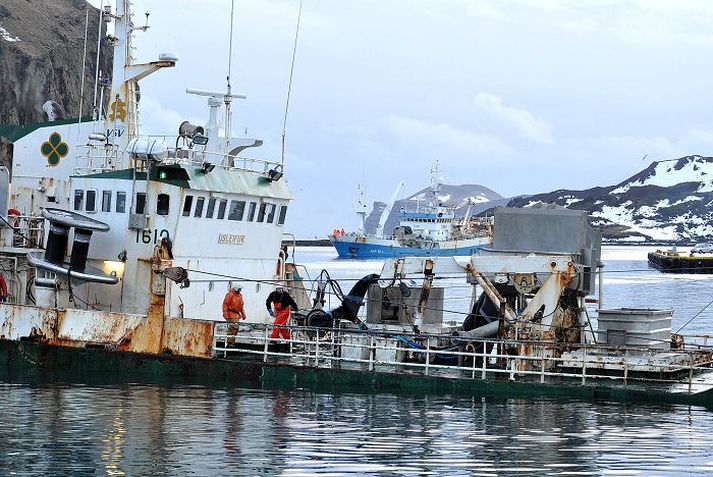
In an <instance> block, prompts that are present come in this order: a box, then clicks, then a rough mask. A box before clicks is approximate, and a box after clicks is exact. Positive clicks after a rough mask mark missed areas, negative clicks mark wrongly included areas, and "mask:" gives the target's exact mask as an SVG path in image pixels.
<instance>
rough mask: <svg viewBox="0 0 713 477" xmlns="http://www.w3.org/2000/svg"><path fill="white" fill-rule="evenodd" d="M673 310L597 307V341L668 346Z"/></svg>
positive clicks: (654, 346) (612, 343)
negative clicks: (606, 308)
mask: <svg viewBox="0 0 713 477" xmlns="http://www.w3.org/2000/svg"><path fill="white" fill-rule="evenodd" d="M672 315H673V310H660V309H652V308H613V309H609V310H599V318H598V320H597V321H598V323H599V326H598V330H597V331H598V339H597V340H598V341H599V342H600V343H606V344H608V345H610V346H647V347H649V348H656V349H670V347H671V316H672Z"/></svg>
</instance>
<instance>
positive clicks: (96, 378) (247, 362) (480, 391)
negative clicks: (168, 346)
mask: <svg viewBox="0 0 713 477" xmlns="http://www.w3.org/2000/svg"><path fill="white" fill-rule="evenodd" d="M33 378H37V379H41V380H52V381H70V382H74V381H76V382H82V383H97V384H106V383H128V382H145V383H160V384H168V385H172V384H183V383H188V384H201V385H206V386H212V387H216V386H217V387H225V386H241V387H243V386H244V387H260V388H263V389H308V390H311V391H315V392H332V393H334V392H357V393H363V392H368V393H380V392H386V393H392V394H409V395H413V394H415V395H423V394H437V395H444V394H447V395H458V396H490V397H497V398H533V397H534V398H543V397H544V398H553V399H580V400H609V401H625V402H658V403H661V402H666V403H672V404H676V403H678V404H693V405H702V406H709V407H712V408H713V391H707V392H704V393H700V394H694V395H689V394H686V393H681V394H674V393H669V392H666V391H665V390H664V389H662V388H657V387H655V386H642V385H638V386H623V385H622V384H621V383H619V384H612V383H616V382H614V381H610V382H607V383H600V382H596V383H592V384H585V385H580V384H578V383H577V382H576V381H575V380H569V382H549V383H539V382H524V381H517V380H516V381H509V380H507V379H503V380H481V379H478V378H476V379H467V378H465V379H452V378H446V377H439V376H423V375H415V374H407V373H386V372H374V371H366V370H357V369H328V368H315V367H303V366H287V365H279V364H272V363H263V362H262V361H261V360H259V359H254V357H252V358H251V357H246V358H244V359H243V358H241V359H205V358H189V357H182V356H172V355H158V356H155V355H145V354H140V353H130V352H120V351H111V350H106V349H104V348H99V347H97V348H93V347H92V348H70V347H60V346H48V345H43V344H38V343H34V342H21V341H10V340H0V379H3V380H13V381H20V382H23V381H31V380H32V379H33Z"/></svg>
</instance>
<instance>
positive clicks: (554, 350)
mask: <svg viewBox="0 0 713 477" xmlns="http://www.w3.org/2000/svg"><path fill="white" fill-rule="evenodd" d="M239 327H240V330H239V331H238V333H237V334H236V335H231V334H228V332H227V326H221V325H218V326H217V327H216V331H215V336H214V343H213V349H214V353H215V354H216V355H217V356H223V357H227V356H229V355H233V354H248V355H255V356H259V357H261V358H262V360H263V361H264V362H273V361H279V362H281V363H284V364H288V365H292V366H318V367H356V368H359V369H365V370H369V371H382V372H390V373H395V372H404V371H405V372H409V373H417V374H421V375H424V376H428V375H437V376H441V377H446V378H454V379H482V380H486V379H508V380H511V381H515V380H524V381H528V382H533V381H539V382H540V383H545V382H547V380H550V379H552V378H566V379H567V380H568V381H570V382H574V383H579V384H582V385H584V384H586V383H587V381H588V380H613V381H619V382H621V383H623V384H624V385H625V386H626V385H628V384H629V383H634V382H646V383H661V384H676V385H680V386H683V387H682V388H681V389H679V390H678V392H687V393H693V392H697V391H700V390H701V387H702V386H707V387H706V389H708V388H713V379H709V380H708V381H710V382H708V381H705V382H703V381H701V380H700V379H697V376H698V375H699V372H700V371H701V370H704V369H710V370H712V371H713V368H711V365H712V364H713V349H710V348H704V347H702V346H700V345H694V346H693V347H692V349H683V350H671V351H665V350H652V349H649V348H646V347H628V348H622V347H610V346H602V345H596V344H587V345H581V344H564V343H555V342H551V341H516V340H502V339H472V338H465V337H463V338H459V337H456V336H452V337H448V336H444V335H429V334H418V335H415V334H412V333H399V332H393V331H389V332H386V331H374V330H369V331H361V330H356V329H345V328H336V329H325V328H313V327H305V326H294V325H280V326H276V325H271V324H240V325H239ZM274 328H288V329H290V331H291V338H290V339H282V338H271V337H270V335H271V333H272V330H273V329H274ZM436 340H439V341H440V342H441V343H444V342H447V343H448V346H447V347H445V348H444V347H442V346H439V347H435V346H434V345H432V342H434V341H436ZM232 341H234V343H231V342H232ZM419 343H421V346H422V347H420V348H419V347H414V346H415V345H416V344H419ZM275 344H281V345H283V346H280V347H275V346H272V345H275ZM404 353H406V354H404ZM661 353H665V354H666V355H668V356H669V358H668V360H666V359H663V358H662V355H661ZM657 354H658V357H657V356H656V355H657ZM407 356H408V359H405V358H406V357H407ZM671 356H675V359H671ZM607 357H608V358H609V359H608V360H606V359H605V360H601V359H598V358H607Z"/></svg>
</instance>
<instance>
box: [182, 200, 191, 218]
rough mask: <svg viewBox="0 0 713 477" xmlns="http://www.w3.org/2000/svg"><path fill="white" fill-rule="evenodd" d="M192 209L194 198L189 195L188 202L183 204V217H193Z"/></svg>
mask: <svg viewBox="0 0 713 477" xmlns="http://www.w3.org/2000/svg"><path fill="white" fill-rule="evenodd" d="M191 207H193V196H192V195H187V196H186V201H185V202H184V203H183V216H184V217H189V216H190V215H191Z"/></svg>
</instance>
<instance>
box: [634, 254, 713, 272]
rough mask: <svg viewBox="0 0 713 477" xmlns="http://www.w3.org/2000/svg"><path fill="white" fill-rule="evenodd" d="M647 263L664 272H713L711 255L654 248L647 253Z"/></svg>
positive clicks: (712, 257) (712, 256)
mask: <svg viewBox="0 0 713 477" xmlns="http://www.w3.org/2000/svg"><path fill="white" fill-rule="evenodd" d="M648 260H649V265H650V266H652V267H654V268H656V269H658V270H661V271H662V272H665V273H713V255H696V254H694V253H688V254H686V253H680V252H677V251H675V250H656V251H655V252H649V254H648Z"/></svg>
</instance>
